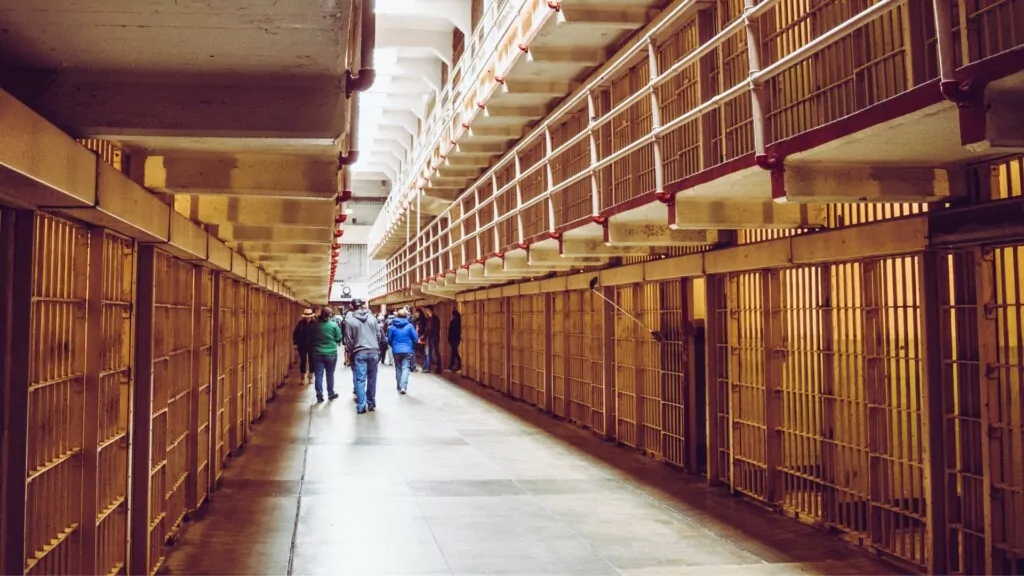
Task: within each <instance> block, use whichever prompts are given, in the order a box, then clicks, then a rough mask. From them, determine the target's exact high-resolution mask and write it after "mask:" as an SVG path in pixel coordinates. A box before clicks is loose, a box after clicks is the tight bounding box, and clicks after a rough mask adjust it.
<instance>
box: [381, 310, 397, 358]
mask: <svg viewBox="0 0 1024 576" xmlns="http://www.w3.org/2000/svg"><path fill="white" fill-rule="evenodd" d="M394 321H395V311H394V310H389V311H388V315H387V316H386V317H385V318H384V334H385V335H387V334H389V333H390V331H391V324H392V323H394ZM394 363H395V353H394V350H392V349H391V345H390V344H389V345H388V347H387V350H386V351H385V353H384V365H385V366H392V365H394Z"/></svg>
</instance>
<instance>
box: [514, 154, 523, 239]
mask: <svg viewBox="0 0 1024 576" xmlns="http://www.w3.org/2000/svg"><path fill="white" fill-rule="evenodd" d="M512 156H513V160H514V161H515V167H516V226H517V227H518V228H519V242H520V243H522V242H526V234H525V231H524V228H523V189H522V186H521V184H522V183H521V182H520V178H521V177H522V175H523V164H522V161H521V159H520V158H519V153H518V152H516V151H514V150H513V151H512Z"/></svg>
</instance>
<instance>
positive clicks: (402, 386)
mask: <svg viewBox="0 0 1024 576" xmlns="http://www.w3.org/2000/svg"><path fill="white" fill-rule="evenodd" d="M408 316H409V312H408V311H407V310H405V309H402V310H399V311H398V316H396V317H395V319H394V320H392V321H391V327H390V328H388V344H390V345H391V351H392V353H393V354H394V356H395V380H396V385H397V387H398V393H399V394H405V393H406V392H407V391H408V390H409V369H410V368H411V367H412V359H413V351H414V350H415V348H416V342H418V341H419V339H420V335H419V334H417V333H416V327H415V326H413V325H412V323H410V322H409V318H408Z"/></svg>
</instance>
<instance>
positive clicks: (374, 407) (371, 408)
mask: <svg viewBox="0 0 1024 576" xmlns="http://www.w3.org/2000/svg"><path fill="white" fill-rule="evenodd" d="M367 410H369V411H370V412H376V411H377V407H376V406H370V407H369V408H367Z"/></svg>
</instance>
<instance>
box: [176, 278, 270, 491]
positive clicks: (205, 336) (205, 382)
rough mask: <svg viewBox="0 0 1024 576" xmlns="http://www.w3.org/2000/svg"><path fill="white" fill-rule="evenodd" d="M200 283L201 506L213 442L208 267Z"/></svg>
mask: <svg viewBox="0 0 1024 576" xmlns="http://www.w3.org/2000/svg"><path fill="white" fill-rule="evenodd" d="M198 274H200V275H201V280H200V286H201V290H200V302H199V306H200V311H199V326H198V327H197V328H196V333H195V337H196V338H198V339H199V382H197V383H196V394H198V395H199V414H198V423H199V426H198V431H199V441H198V443H197V445H198V447H199V448H198V450H199V453H198V462H199V466H198V472H199V478H200V480H199V481H198V482H197V486H198V491H199V492H198V494H197V495H196V499H195V501H196V502H197V503H199V504H202V503H203V501H204V500H205V499H206V495H207V492H208V490H209V485H210V481H209V479H210V473H211V470H212V468H211V466H210V464H211V462H210V442H211V441H213V437H214V435H213V425H212V424H213V423H212V421H211V416H212V409H213V398H212V397H211V392H212V385H213V378H214V375H213V345H214V334H213V314H214V310H213V283H214V273H213V271H212V270H210V269H209V268H202V269H201V270H199V271H198ZM279 337H280V336H279Z"/></svg>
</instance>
